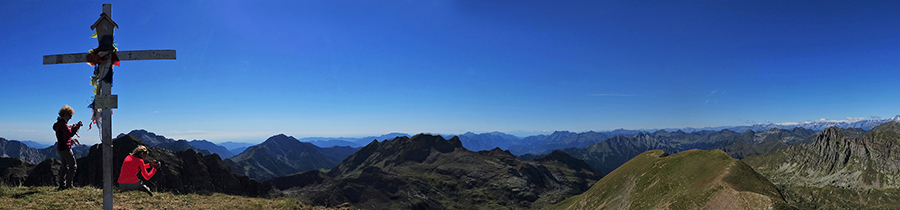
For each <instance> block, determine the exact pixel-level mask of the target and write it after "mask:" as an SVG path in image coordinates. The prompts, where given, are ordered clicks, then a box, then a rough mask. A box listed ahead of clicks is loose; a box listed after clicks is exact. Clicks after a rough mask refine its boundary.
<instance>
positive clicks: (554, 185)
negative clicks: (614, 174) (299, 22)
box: [266, 134, 602, 209]
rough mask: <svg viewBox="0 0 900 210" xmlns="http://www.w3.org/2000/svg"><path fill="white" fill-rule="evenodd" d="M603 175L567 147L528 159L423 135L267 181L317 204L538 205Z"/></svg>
mask: <svg viewBox="0 0 900 210" xmlns="http://www.w3.org/2000/svg"><path fill="white" fill-rule="evenodd" d="M600 177H602V174H601V173H599V172H597V171H595V170H593V169H591V168H590V166H588V165H587V164H586V163H584V161H581V160H578V159H575V158H572V157H571V156H568V155H566V154H565V153H554V154H551V155H548V156H547V157H546V158H544V159H539V160H535V161H523V160H520V159H518V158H516V157H515V156H513V155H512V154H510V153H509V151H503V150H500V149H494V150H490V151H479V152H472V151H469V150H467V149H466V148H464V147H463V146H462V142H461V141H460V139H459V138H457V137H454V138H451V139H449V140H447V139H444V138H443V137H441V136H435V135H429V134H419V135H415V136H413V137H411V138H410V137H397V138H394V139H393V140H387V141H383V142H378V141H372V142H371V143H370V144H368V145H367V146H366V147H363V148H362V149H360V150H359V151H358V152H356V153H354V154H353V155H351V156H350V157H348V158H346V159H344V160H343V161H342V162H341V163H340V164H338V165H337V166H335V167H334V168H332V169H331V170H328V171H327V173H326V172H324V171H319V170H313V171H307V172H303V173H298V174H292V175H288V176H283V177H277V178H273V179H269V180H268V181H266V183H267V184H270V185H272V186H274V187H275V188H277V189H278V190H280V191H281V194H282V195H287V196H297V197H300V198H302V199H304V200H306V201H307V202H309V203H311V204H313V205H329V204H332V205H333V204H340V203H350V204H351V205H353V206H356V207H358V208H362V209H471V208H481V209H539V208H542V207H545V206H548V205H550V204H553V203H555V202H558V201H559V200H562V199H564V198H566V197H568V196H572V195H575V194H578V193H581V192H583V191H584V190H587V188H588V186H590V184H592V183H594V182H595V181H596V180H598V179H600Z"/></svg>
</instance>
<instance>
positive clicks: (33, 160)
mask: <svg viewBox="0 0 900 210" xmlns="http://www.w3.org/2000/svg"><path fill="white" fill-rule="evenodd" d="M87 150H88V146H74V147H72V153H74V154H73V155H75V158H81V157H84V156H86V155H87ZM0 157H9V158H19V159H22V160H24V161H25V162H28V163H30V164H38V163H40V162H41V161H44V160H45V159H49V158H57V159H58V158H59V153H57V151H56V144H53V145H51V146H48V147H45V148H43V149H39V148H31V147H29V146H28V145H26V144H25V143H22V142H19V141H16V140H6V139H4V138H0Z"/></svg>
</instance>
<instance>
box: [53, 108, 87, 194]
mask: <svg viewBox="0 0 900 210" xmlns="http://www.w3.org/2000/svg"><path fill="white" fill-rule="evenodd" d="M74 114H75V110H73V109H72V107H70V106H69V105H65V106H63V107H62V108H61V109H59V117H57V118H56V123H54V124H53V130H54V131H56V152H57V153H59V159H60V160H61V161H62V167H61V168H60V169H59V189H60V190H64V189H68V188H72V186H73V184H74V183H72V181H73V180H74V178H75V169H76V168H77V167H78V165H77V164H76V163H75V155H73V154H72V144H76V145H78V144H80V142H78V139H73V138H72V136H75V133H77V132H78V129H79V128H81V126H82V125H83V124H81V121H78V124H74V125H67V124H66V123H69V119H72V115H74Z"/></svg>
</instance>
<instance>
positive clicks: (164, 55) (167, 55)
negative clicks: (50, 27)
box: [44, 50, 175, 65]
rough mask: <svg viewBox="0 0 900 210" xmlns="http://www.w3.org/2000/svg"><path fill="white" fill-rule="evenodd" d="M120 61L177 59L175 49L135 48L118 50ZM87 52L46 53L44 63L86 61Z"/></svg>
mask: <svg viewBox="0 0 900 210" xmlns="http://www.w3.org/2000/svg"><path fill="white" fill-rule="evenodd" d="M116 55H118V56H119V60H120V61H133V60H175V50H134V51H118V52H116ZM85 57H87V53H72V54H60V55H45V56H44V65H48V64H63V63H85V62H87V60H86V59H85Z"/></svg>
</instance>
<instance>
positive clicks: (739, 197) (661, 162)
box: [551, 150, 792, 209]
mask: <svg viewBox="0 0 900 210" xmlns="http://www.w3.org/2000/svg"><path fill="white" fill-rule="evenodd" d="M551 209H792V207H791V206H788V205H787V204H786V203H785V201H784V200H783V199H782V197H781V194H780V193H779V192H778V190H777V189H776V188H775V186H774V185H773V184H772V183H771V182H769V181H768V180H766V178H765V177H763V176H761V175H759V174H758V173H756V172H755V171H753V169H752V168H750V167H749V166H747V165H746V164H745V163H744V162H742V161H740V160H737V159H733V158H731V157H730V156H728V154H726V153H725V152H722V151H721V150H707V151H704V150H688V151H684V152H680V153H677V154H674V155H668V154H666V153H665V152H663V151H662V150H652V151H647V152H644V153H641V154H640V155H638V156H637V157H634V158H633V159H631V160H629V161H628V162H627V163H625V164H624V165H622V167H619V168H618V169H616V170H615V171H613V172H611V173H609V174H607V175H606V176H605V177H603V179H601V180H600V181H597V183H595V184H594V185H593V186H592V187H591V188H590V189H589V190H588V191H586V192H585V193H583V194H581V195H577V196H573V197H570V198H568V199H566V200H565V201H562V202H560V203H558V204H556V205H554V206H553V207H552V208H551Z"/></svg>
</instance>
